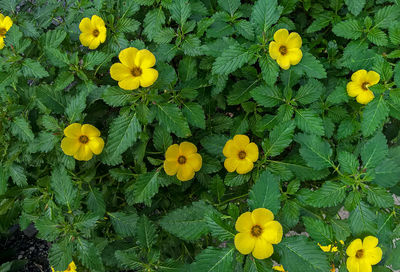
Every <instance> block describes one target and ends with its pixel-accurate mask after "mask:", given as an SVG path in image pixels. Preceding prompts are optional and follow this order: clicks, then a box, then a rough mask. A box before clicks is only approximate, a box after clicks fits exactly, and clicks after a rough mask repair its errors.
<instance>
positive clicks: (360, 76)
mask: <svg viewBox="0 0 400 272" xmlns="http://www.w3.org/2000/svg"><path fill="white" fill-rule="evenodd" d="M366 77H367V71H366V70H364V69H362V70H358V71H357V72H355V73H353V74H352V75H351V81H354V82H359V83H360V84H362V83H363V82H364V81H365V79H366Z"/></svg>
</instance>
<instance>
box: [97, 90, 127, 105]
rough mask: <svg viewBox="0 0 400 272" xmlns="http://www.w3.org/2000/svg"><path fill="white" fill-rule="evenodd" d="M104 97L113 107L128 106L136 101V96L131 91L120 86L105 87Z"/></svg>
mask: <svg viewBox="0 0 400 272" xmlns="http://www.w3.org/2000/svg"><path fill="white" fill-rule="evenodd" d="M102 98H103V100H104V102H106V103H107V104H108V105H110V106H112V107H120V106H126V105H129V104H133V103H134V102H135V97H134V96H133V93H132V92H131V91H125V90H123V89H121V88H119V87H108V88H107V89H105V91H104V93H103V96H102Z"/></svg>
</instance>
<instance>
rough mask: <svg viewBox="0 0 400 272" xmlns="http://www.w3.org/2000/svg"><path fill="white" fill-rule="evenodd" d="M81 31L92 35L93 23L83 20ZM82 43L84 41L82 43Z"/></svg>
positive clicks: (87, 19) (80, 26)
mask: <svg viewBox="0 0 400 272" xmlns="http://www.w3.org/2000/svg"><path fill="white" fill-rule="evenodd" d="M79 29H80V31H81V32H83V33H90V34H91V33H92V31H93V27H92V23H91V21H90V19H89V18H83V19H82V21H81V22H80V23H79ZM81 42H82V41H81Z"/></svg>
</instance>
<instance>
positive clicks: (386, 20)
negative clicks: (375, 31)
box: [374, 5, 400, 28]
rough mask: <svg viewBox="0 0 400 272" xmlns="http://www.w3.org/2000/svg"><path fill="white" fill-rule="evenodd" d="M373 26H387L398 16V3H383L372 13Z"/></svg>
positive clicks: (399, 14) (399, 13) (391, 24)
mask: <svg viewBox="0 0 400 272" xmlns="http://www.w3.org/2000/svg"><path fill="white" fill-rule="evenodd" d="M374 14H375V16H374V23H375V26H374V27H380V28H389V27H391V26H393V23H394V22H395V21H396V20H397V18H399V16H400V9H399V7H398V5H385V6H384V7H383V8H381V9H379V10H378V11H377V12H375V13H374Z"/></svg>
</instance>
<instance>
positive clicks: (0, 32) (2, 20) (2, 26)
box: [0, 13, 13, 49]
mask: <svg viewBox="0 0 400 272" xmlns="http://www.w3.org/2000/svg"><path fill="white" fill-rule="evenodd" d="M12 24H13V22H12V20H11V18H10V17H8V16H6V17H4V15H3V14H1V13H0V49H3V47H4V38H5V37H6V33H7V31H8V30H9V29H10V28H11V26H12Z"/></svg>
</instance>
